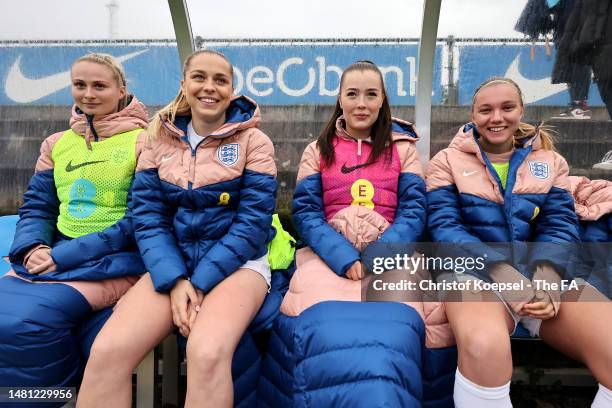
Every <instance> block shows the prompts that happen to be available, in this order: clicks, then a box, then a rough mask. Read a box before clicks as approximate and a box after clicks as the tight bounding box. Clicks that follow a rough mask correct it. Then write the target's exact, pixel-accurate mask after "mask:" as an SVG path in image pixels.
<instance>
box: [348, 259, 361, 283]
mask: <svg viewBox="0 0 612 408" xmlns="http://www.w3.org/2000/svg"><path fill="white" fill-rule="evenodd" d="M346 277H347V278H348V279H351V280H354V281H357V280H361V279H363V268H362V267H361V262H360V261H355V263H354V264H352V265H351V267H350V268H349V269H348V270H347V271H346Z"/></svg>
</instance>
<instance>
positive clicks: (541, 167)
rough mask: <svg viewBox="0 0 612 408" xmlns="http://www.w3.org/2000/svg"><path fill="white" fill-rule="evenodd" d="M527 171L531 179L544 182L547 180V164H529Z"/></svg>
mask: <svg viewBox="0 0 612 408" xmlns="http://www.w3.org/2000/svg"><path fill="white" fill-rule="evenodd" d="M529 171H531V174H533V177H535V178H539V179H542V180H546V179H547V178H548V163H546V162H529Z"/></svg>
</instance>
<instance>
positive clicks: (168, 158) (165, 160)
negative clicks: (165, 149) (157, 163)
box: [161, 155, 174, 163]
mask: <svg viewBox="0 0 612 408" xmlns="http://www.w3.org/2000/svg"><path fill="white" fill-rule="evenodd" d="M173 157H174V155H171V156H167V157H166V156H162V159H161V161H162V163H163V162H167V161H168V160H170V159H172V158H173Z"/></svg>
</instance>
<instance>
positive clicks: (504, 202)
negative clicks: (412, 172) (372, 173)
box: [426, 124, 580, 279]
mask: <svg viewBox="0 0 612 408" xmlns="http://www.w3.org/2000/svg"><path fill="white" fill-rule="evenodd" d="M479 137H480V136H479V135H478V134H477V133H476V129H475V127H474V126H473V124H468V125H466V126H465V127H463V128H462V129H460V130H459V132H458V133H457V135H456V136H455V138H454V139H453V141H452V142H451V144H450V145H449V147H448V148H446V149H444V150H442V151H441V152H439V153H438V154H436V155H435V156H434V157H433V158H432V159H431V161H430V162H429V165H428V167H427V172H426V183H427V202H428V208H427V210H428V228H429V233H430V235H431V240H432V241H434V242H446V243H456V244H462V243H474V244H478V245H475V246H474V248H476V247H477V246H478V251H479V254H475V255H478V256H482V254H483V253H486V255H487V258H486V260H487V262H488V263H494V262H508V263H511V264H513V265H514V266H515V267H516V268H517V269H518V270H519V271H521V273H523V274H524V275H525V276H527V277H528V278H531V274H532V273H533V271H534V269H535V265H537V264H538V263H540V262H545V261H546V262H551V263H553V264H554V266H555V267H556V269H557V270H558V271H559V272H560V273H561V274H563V275H564V276H568V275H571V272H568V271H567V269H569V268H570V266H571V265H570V262H569V261H570V260H569V259H568V258H569V257H568V256H567V254H568V250H570V249H572V247H571V244H568V243H572V242H579V241H580V236H579V231H578V218H577V217H576V214H575V212H574V200H573V199H572V196H571V194H570V192H569V189H570V184H569V179H568V166H567V163H566V161H565V159H564V158H563V157H562V156H561V155H559V154H558V153H556V152H554V151H551V150H544V149H542V142H541V140H540V136H539V134H536V135H534V136H531V137H527V138H525V139H521V140H520V141H519V143H520V145H518V146H516V147H515V150H514V152H513V154H512V156H511V158H510V167H509V171H508V178H507V184H506V188H503V186H502V183H501V180H500V178H499V176H498V175H497V172H496V171H495V169H494V168H493V166H492V165H491V162H490V160H489V159H488V157H487V155H486V154H485V152H484V151H483V150H482V149H481V147H480V145H479V144H478V138H479ZM487 242H509V243H513V248H509V247H508V248H506V249H505V250H501V251H497V250H496V249H491V248H488V247H487V246H486V245H484V244H481V243H487ZM521 242H534V244H531V247H527V246H521V245H520V244H518V243H521ZM506 250H507V251H506ZM474 273H476V274H478V275H480V276H481V277H482V278H484V279H487V278H488V275H487V274H479V273H478V272H476V271H475V272H474Z"/></svg>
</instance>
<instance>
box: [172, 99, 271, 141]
mask: <svg viewBox="0 0 612 408" xmlns="http://www.w3.org/2000/svg"><path fill="white" fill-rule="evenodd" d="M190 121H191V115H182V116H177V117H176V118H175V119H174V122H170V121H169V120H168V118H167V117H165V118H162V132H163V133H166V135H168V136H170V137H171V138H182V137H183V136H185V135H186V134H187V126H188V125H189V122H190ZM260 122H261V114H260V112H259V106H257V103H256V102H255V101H254V100H252V99H251V98H249V97H247V96H244V95H240V96H235V97H234V98H233V99H232V101H231V102H230V105H229V106H228V108H227V110H226V111H225V123H224V124H223V125H222V126H221V127H220V128H219V129H217V130H215V131H214V132H213V133H211V134H210V135H209V136H211V137H216V138H225V137H228V136H231V135H233V134H234V133H236V132H239V131H241V130H245V129H249V128H256V127H259V123H260Z"/></svg>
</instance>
